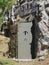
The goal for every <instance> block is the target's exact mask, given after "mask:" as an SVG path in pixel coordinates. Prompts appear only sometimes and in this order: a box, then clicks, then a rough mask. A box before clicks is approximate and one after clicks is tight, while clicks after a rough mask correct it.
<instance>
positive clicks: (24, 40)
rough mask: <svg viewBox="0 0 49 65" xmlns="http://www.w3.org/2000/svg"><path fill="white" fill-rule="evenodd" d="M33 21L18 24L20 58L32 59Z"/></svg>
mask: <svg viewBox="0 0 49 65" xmlns="http://www.w3.org/2000/svg"><path fill="white" fill-rule="evenodd" d="M31 27H32V23H31V22H29V23H19V24H18V59H31V44H30V43H31V42H32V34H31Z"/></svg>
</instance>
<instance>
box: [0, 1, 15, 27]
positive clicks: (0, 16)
mask: <svg viewBox="0 0 49 65" xmlns="http://www.w3.org/2000/svg"><path fill="white" fill-rule="evenodd" d="M15 1H16V0H0V8H2V13H0V26H1V24H2V20H3V17H4V13H5V12H6V11H7V10H9V9H10V8H11V7H12V5H13V4H14V3H15Z"/></svg>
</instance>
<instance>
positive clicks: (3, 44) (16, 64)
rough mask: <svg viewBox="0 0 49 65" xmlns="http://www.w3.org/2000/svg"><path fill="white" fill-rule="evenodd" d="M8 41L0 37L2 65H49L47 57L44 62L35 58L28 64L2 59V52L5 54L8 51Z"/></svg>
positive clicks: (0, 59) (48, 57)
mask: <svg viewBox="0 0 49 65" xmlns="http://www.w3.org/2000/svg"><path fill="white" fill-rule="evenodd" d="M9 40H10V39H9V38H6V37H4V36H2V35H0V61H1V62H2V63H3V64H2V65H49V55H48V56H47V57H46V58H45V60H44V61H39V60H38V58H37V59H33V60H32V61H29V62H19V61H13V60H12V59H8V58H5V57H3V54H2V52H6V51H7V50H8V44H7V43H8V41H9ZM7 60H10V61H7ZM7 62H9V64H7ZM5 63H6V64H5ZM0 65H1V64H0Z"/></svg>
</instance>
